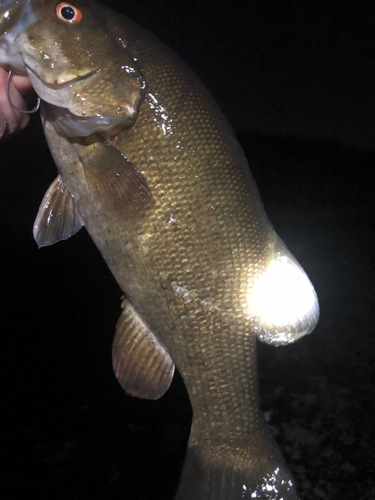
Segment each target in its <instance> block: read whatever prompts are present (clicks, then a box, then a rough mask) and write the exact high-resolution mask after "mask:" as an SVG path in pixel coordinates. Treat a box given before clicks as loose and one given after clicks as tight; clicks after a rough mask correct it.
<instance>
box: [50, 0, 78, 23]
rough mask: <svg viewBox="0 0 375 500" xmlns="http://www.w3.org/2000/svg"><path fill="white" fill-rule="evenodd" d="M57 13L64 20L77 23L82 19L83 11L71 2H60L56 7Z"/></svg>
mask: <svg viewBox="0 0 375 500" xmlns="http://www.w3.org/2000/svg"><path fill="white" fill-rule="evenodd" d="M56 15H57V17H58V18H59V19H61V20H62V21H65V22H66V23H71V24H77V23H79V22H80V21H81V19H82V12H81V11H80V10H79V9H78V8H77V7H76V6H75V5H72V4H71V3H68V2H60V3H59V4H58V6H57V7H56Z"/></svg>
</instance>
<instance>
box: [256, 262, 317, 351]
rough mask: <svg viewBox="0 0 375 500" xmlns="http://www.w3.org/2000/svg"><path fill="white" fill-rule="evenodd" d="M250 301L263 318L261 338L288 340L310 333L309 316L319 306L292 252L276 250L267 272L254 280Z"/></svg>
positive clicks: (274, 341) (273, 341) (288, 341)
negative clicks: (288, 254)
mask: <svg viewBox="0 0 375 500" xmlns="http://www.w3.org/2000/svg"><path fill="white" fill-rule="evenodd" d="M250 304H251V306H252V308H253V310H254V309H255V312H256V315H257V316H258V318H261V320H260V324H259V329H260V331H259V333H258V337H259V339H260V340H262V341H263V342H269V343H272V344H288V343H290V342H293V341H295V340H297V339H298V338H299V337H300V336H302V335H306V334H307V333H310V331H311V325H310V323H309V322H308V321H306V318H309V317H311V314H312V313H313V312H314V310H315V309H316V308H317V298H316V294H315V290H314V288H313V286H312V284H311V282H310V280H309V279H308V277H307V276H306V274H305V273H304V271H303V270H302V269H301V268H300V267H299V266H297V265H296V264H295V263H294V262H293V260H292V259H291V258H290V257H289V256H287V255H283V254H282V253H281V252H277V254H276V257H275V259H274V260H272V261H271V263H270V264H269V267H268V269H267V271H266V272H265V274H264V275H263V276H262V277H261V278H260V279H259V280H258V281H256V282H255V284H254V288H253V291H252V293H251V295H250V297H249V305H250ZM291 325H295V329H293V328H292V329H291ZM271 335H272V339H271ZM268 337H270V338H268Z"/></svg>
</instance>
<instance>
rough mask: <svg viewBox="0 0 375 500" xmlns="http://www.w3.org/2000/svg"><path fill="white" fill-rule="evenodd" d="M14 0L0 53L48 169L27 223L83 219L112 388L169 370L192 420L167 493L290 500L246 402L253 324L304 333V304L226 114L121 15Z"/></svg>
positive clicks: (301, 286)
mask: <svg viewBox="0 0 375 500" xmlns="http://www.w3.org/2000/svg"><path fill="white" fill-rule="evenodd" d="M9 3H12V1H10V2H7V4H6V7H5V8H8V6H9ZM22 4H23V6H24V12H25V14H24V15H23V16H21V17H20V14H19V8H18V9H15V10H14V13H13V14H12V15H13V17H14V21H12V20H11V21H9V19H8V18H6V19H7V22H6V29H5V28H3V34H2V36H1V37H0V49H1V43H2V40H3V41H4V40H5V42H6V41H7V40H9V36H13V37H14V45H13V48H12V51H11V53H10V54H8V55H7V51H6V50H3V51H1V50H0V65H3V66H4V67H5V68H6V69H9V68H10V69H12V68H13V67H14V68H17V70H18V71H19V70H20V67H21V66H22V61H24V64H25V68H24V72H25V73H26V74H27V75H28V76H29V78H30V81H31V83H32V85H33V86H34V89H35V91H36V92H37V93H38V94H39V96H40V97H41V99H42V100H43V101H44V102H43V104H42V107H41V115H42V122H43V127H44V131H45V135H46V138H47V141H48V144H49V147H50V150H51V153H52V155H53V157H54V159H55V162H56V165H57V167H58V172H59V177H58V178H57V180H56V181H55V183H53V184H52V185H51V186H50V188H49V190H48V191H47V193H46V195H45V198H44V199H43V201H42V204H41V207H40V209H39V212H38V215H37V219H36V222H35V226H34V236H35V238H36V240H37V242H38V244H39V245H40V246H43V245H47V244H51V243H53V242H55V241H58V240H60V239H65V238H66V237H69V236H70V235H72V234H74V233H75V232H76V231H77V230H78V229H79V228H80V227H81V226H82V225H84V226H85V227H86V229H87V231H88V232H89V234H90V236H91V238H92V240H93V241H94V243H95V245H96V246H97V247H98V249H99V250H100V252H101V254H102V255H103V257H104V259H105V261H106V263H107V264H108V266H109V268H110V269H111V271H112V273H113V275H114V277H115V278H116V280H117V282H118V284H119V286H120V287H121V289H122V291H123V292H124V298H123V304H122V305H123V309H122V313H121V316H120V320H119V322H118V323H117V327H116V335H115V340H114V344H113V359H114V370H115V373H116V376H117V378H118V380H119V382H120V384H121V385H122V387H123V388H124V389H125V390H126V391H127V392H129V393H130V394H132V395H137V396H139V397H145V398H150V399H156V398H158V397H160V396H161V395H162V394H163V393H164V392H165V391H166V390H167V389H168V387H169V385H170V382H171V379H172V377H173V370H174V365H176V366H177V368H178V369H179V371H180V373H181V375H182V377H183V380H184V382H185V385H186V388H187V391H188V394H189V398H190V401H191V405H192V409H193V422H192V427H191V433H190V438H189V444H188V451H187V455H186V459H185V464H184V468H183V473H182V479H181V482H180V486H179V490H178V493H177V497H176V499H178V500H192V499H194V500H239V499H240V498H241V499H250V498H251V499H252V498H259V499H262V500H296V499H297V493H296V491H295V487H294V484H293V480H292V477H291V475H290V472H289V470H288V468H287V466H286V464H285V461H284V459H283V457H282V456H281V453H280V451H279V450H278V448H277V446H276V444H275V442H274V440H273V438H272V437H271V433H270V431H269V429H268V426H267V424H266V423H265V420H264V418H263V415H262V412H261V409H260V404H259V396H258V384H257V366H256V364H257V363H256V337H257V336H258V337H259V339H261V340H263V341H265V342H268V343H271V344H275V345H279V344H287V343H290V342H293V341H295V340H297V339H298V338H299V337H301V336H303V335H306V334H308V333H310V332H311V331H312V329H313V328H314V326H315V324H316V322H317V319H318V303H317V299H316V295H315V292H314V290H313V288H312V285H311V284H310V282H309V280H308V278H307V276H306V275H305V273H304V272H303V270H302V269H301V268H300V266H299V264H298V263H297V262H296V260H295V259H294V257H293V256H292V255H291V254H290V252H289V251H288V250H287V248H286V246H285V245H284V244H283V243H282V242H281V240H280V239H279V238H278V236H277V235H276V233H275V231H274V229H273V227H272V225H271V224H270V222H269V220H268V218H267V216H266V214H265V211H264V208H263V205H262V202H261V200H260V197H259V194H258V191H257V188H256V185H255V182H254V180H253V179H252V177H251V173H250V170H249V167H248V164H247V161H246V158H245V156H244V153H243V151H242V149H241V147H240V145H239V144H238V142H237V140H236V137H235V135H234V133H233V131H232V129H231V127H230V126H229V124H228V122H227V121H226V119H225V118H224V117H223V115H222V114H221V111H220V109H219V107H218V105H217V104H216V103H215V101H214V99H213V98H212V96H211V94H210V93H209V92H208V91H207V89H206V88H205V87H204V85H203V84H202V83H201V82H200V80H199V79H198V78H197V77H196V76H195V75H194V74H193V73H192V72H191V70H190V69H189V68H188V67H187V66H186V64H185V63H183V62H182V61H181V60H180V59H179V58H178V56H176V55H175V54H174V53H173V52H171V51H170V50H169V49H168V48H167V47H166V46H165V45H164V44H163V43H161V42H160V41H159V40H157V39H156V38H155V37H154V36H153V35H151V34H150V33H148V32H147V31H146V30H144V29H142V28H140V27H139V26H137V25H136V24H134V23H133V22H131V21H130V20H128V19H126V18H124V17H121V16H118V15H113V13H112V12H111V11H110V10H107V9H104V8H101V7H99V6H98V5H97V4H96V3H95V2H90V3H88V2H85V1H80V2H79V3H77V4H76V3H71V4H70V3H66V2H61V3H60V4H58V5H57V7H56V6H55V4H54V3H53V2H51V1H50V0H23V2H22ZM0 11H1V6H0ZM12 12H13V11H12ZM9 15H10V14H9ZM9 15H8V17H9ZM3 17H4V18H5V16H3ZM72 20H73V21H72ZM12 22H13V25H14V32H15V33H16V34H17V33H18V34H19V35H17V36H15V35H14V34H13V35H9V33H12V31H11V29H10V28H9V26H12ZM4 23H5V21H4ZM9 23H10V24H9ZM0 27H2V24H1V21H0ZM96 27H97V28H98V29H97V33H98V34H100V33H102V34H103V33H105V35H103V36H102V35H100V36H99V35H98V36H97V37H96V36H95V35H93V33H95V32H96ZM80 30H81V31H80ZM7 37H8V38H7ZM69 37H72V40H71V43H70V38H69ZM54 39H55V40H56V43H54V42H53V40H54ZM12 40H13V39H12ZM90 41H91V42H92V43H90ZM81 44H82V45H81ZM70 46H72V47H73V48H74V50H73V49H72V51H71V52H70V50H69V47H70ZM17 50H18V53H17ZM76 52H78V53H77V54H76ZM39 53H40V55H38V54H39ZM30 55H31V56H32V57H30ZM38 58H39V59H38ZM46 59H47V62H46ZM51 59H52V60H51ZM54 61H55V62H56V67H57V70H56V67H55V62H54ZM85 68H86V69H85ZM91 68H93V69H91ZM67 81H68V83H67ZM101 94H102V97H101ZM56 192H57V196H56ZM53 195H54V196H53ZM51 200H55V201H54V202H52V201H51ZM54 203H55V205H54ZM72 212H73V213H72ZM51 221H52V222H51ZM61 226H63V227H64V230H62V229H61ZM66 228H68V229H70V230H68V231H67V230H66ZM301 297H302V298H303V301H301V300H300V298H301Z"/></svg>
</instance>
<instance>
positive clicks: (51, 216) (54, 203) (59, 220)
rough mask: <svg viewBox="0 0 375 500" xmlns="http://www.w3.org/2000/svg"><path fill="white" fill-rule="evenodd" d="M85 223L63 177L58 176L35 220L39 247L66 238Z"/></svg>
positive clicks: (34, 229)
mask: <svg viewBox="0 0 375 500" xmlns="http://www.w3.org/2000/svg"><path fill="white" fill-rule="evenodd" d="M83 225H84V224H83V220H82V217H81V215H80V213H79V212H78V210H77V207H76V205H75V203H74V200H73V198H72V195H71V194H70V193H69V191H68V188H67V187H66V186H65V184H64V183H63V181H62V179H61V177H60V176H58V177H56V179H55V180H54V181H53V182H52V184H51V185H50V187H49V188H48V190H47V192H46V194H45V195H44V197H43V200H42V203H41V204H40V207H39V211H38V214H37V216H36V219H35V222H34V228H33V235H34V239H35V241H36V242H37V244H38V247H39V248H40V247H44V246H47V245H53V243H56V242H58V241H60V240H66V239H68V238H69V237H70V236H73V234H75V233H76V232H77V231H79V230H80V229H81V227H82V226H83Z"/></svg>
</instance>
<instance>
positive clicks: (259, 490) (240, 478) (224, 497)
mask: <svg viewBox="0 0 375 500" xmlns="http://www.w3.org/2000/svg"><path fill="white" fill-rule="evenodd" d="M270 439H272V438H270ZM272 441H273V440H272ZM211 451H212V450H211ZM223 451H224V450H220V451H219V452H218V453H217V454H216V455H218V456H219V457H220V455H221V457H220V459H219V460H216V459H215V458H214V459H213V458H212V457H213V455H212V454H211V453H210V454H206V455H205V456H204V455H202V450H201V449H199V448H198V447H189V448H188V451H187V454H186V457H185V462H184V466H183V471H182V476H181V480H180V485H179V488H178V492H177V495H176V497H175V500H254V499H256V500H298V495H297V491H296V488H295V486H294V480H293V479H292V476H291V473H290V471H289V469H288V467H287V465H286V463H285V461H284V458H283V457H282V455H281V452H280V451H279V450H278V448H277V447H276V444H275V453H272V454H269V455H264V456H262V457H261V458H254V457H253V458H252V459H250V460H249V462H248V464H246V463H245V464H244V463H243V462H242V460H238V462H237V464H236V463H235V461H233V460H232V459H233V457H235V454H236V453H235V450H232V451H230V450H228V451H227V455H226V456H222V453H223ZM210 455H211V458H210ZM228 458H229V460H228ZM220 462H221V463H222V464H224V465H221V464H220ZM241 462H242V463H241Z"/></svg>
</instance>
